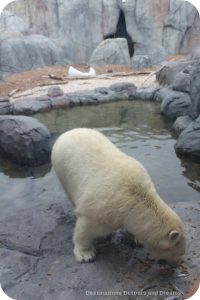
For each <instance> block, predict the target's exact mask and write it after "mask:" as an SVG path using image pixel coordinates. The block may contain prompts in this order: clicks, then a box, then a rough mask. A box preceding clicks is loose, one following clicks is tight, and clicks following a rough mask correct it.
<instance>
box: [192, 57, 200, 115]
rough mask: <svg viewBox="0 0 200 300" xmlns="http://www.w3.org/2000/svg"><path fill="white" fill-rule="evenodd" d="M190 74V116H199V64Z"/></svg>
mask: <svg viewBox="0 0 200 300" xmlns="http://www.w3.org/2000/svg"><path fill="white" fill-rule="evenodd" d="M191 73H192V75H191V100H192V106H191V114H192V115H193V116H198V115H199V114H200V62H198V63H196V64H195V65H194V66H193V68H192V71H191Z"/></svg>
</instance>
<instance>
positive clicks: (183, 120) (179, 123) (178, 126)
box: [173, 116, 192, 135]
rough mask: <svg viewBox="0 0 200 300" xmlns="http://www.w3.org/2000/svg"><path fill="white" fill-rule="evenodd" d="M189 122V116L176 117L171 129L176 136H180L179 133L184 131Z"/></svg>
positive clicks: (190, 120)
mask: <svg viewBox="0 0 200 300" xmlns="http://www.w3.org/2000/svg"><path fill="white" fill-rule="evenodd" d="M191 122H192V119H191V118H190V117H189V116H182V117H178V118H177V119H176V121H175V122H174V124H173V129H174V130H175V132H176V134H177V135H180V134H181V132H182V131H183V130H185V129H186V128H187V127H188V126H189V124H190V123H191Z"/></svg>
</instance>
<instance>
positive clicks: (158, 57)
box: [132, 45, 167, 69]
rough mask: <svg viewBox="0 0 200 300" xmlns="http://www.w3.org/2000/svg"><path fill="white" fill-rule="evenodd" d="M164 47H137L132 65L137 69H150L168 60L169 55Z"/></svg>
mask: <svg viewBox="0 0 200 300" xmlns="http://www.w3.org/2000/svg"><path fill="white" fill-rule="evenodd" d="M166 53H167V52H166V51H165V49H164V48H163V47H158V48H152V47H151V46H148V47H147V46H145V47H144V46H141V45H139V46H135V51H134V56H133V58H132V65H133V67H134V68H135V69H143V68H150V67H152V65H158V64H159V63H161V62H163V61H165V60H166V58H167V55H166Z"/></svg>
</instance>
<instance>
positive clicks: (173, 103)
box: [156, 51, 200, 161]
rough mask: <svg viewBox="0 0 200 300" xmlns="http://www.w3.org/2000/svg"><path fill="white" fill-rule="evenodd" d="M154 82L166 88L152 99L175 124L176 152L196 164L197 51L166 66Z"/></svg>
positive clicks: (199, 121) (199, 143) (199, 137)
mask: <svg viewBox="0 0 200 300" xmlns="http://www.w3.org/2000/svg"><path fill="white" fill-rule="evenodd" d="M157 79H158V81H159V83H161V84H163V85H169V86H168V87H164V88H161V89H159V91H157V92H156V97H157V99H159V100H160V101H161V112H162V113H163V114H164V115H165V116H167V117H168V118H169V119H171V120H173V121H175V122H174V124H173V128H174V130H175V132H176V134H177V135H178V136H179V137H178V141H177V144H176V146H175V149H176V151H177V153H178V154H180V155H183V156H187V157H189V158H192V159H195V160H197V161H200V159H199V158H200V117H199V116H200V55H199V51H197V52H196V53H195V54H194V55H192V56H190V57H188V58H187V59H184V60H181V61H176V62H169V63H167V64H166V65H164V66H163V67H162V69H161V70H160V71H159V72H158V73H157Z"/></svg>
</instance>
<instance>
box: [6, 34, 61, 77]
mask: <svg viewBox="0 0 200 300" xmlns="http://www.w3.org/2000/svg"><path fill="white" fill-rule="evenodd" d="M59 63H61V55H60V51H59V49H58V48H57V47H56V45H55V44H54V43H53V41H51V40H50V39H49V38H47V37H44V36H41V35H31V36H26V37H23V38H11V39H5V40H0V79H2V78H3V77H4V76H6V75H9V74H11V73H17V72H23V71H28V70H31V69H34V68H39V67H44V66H48V65H54V64H59Z"/></svg>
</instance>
